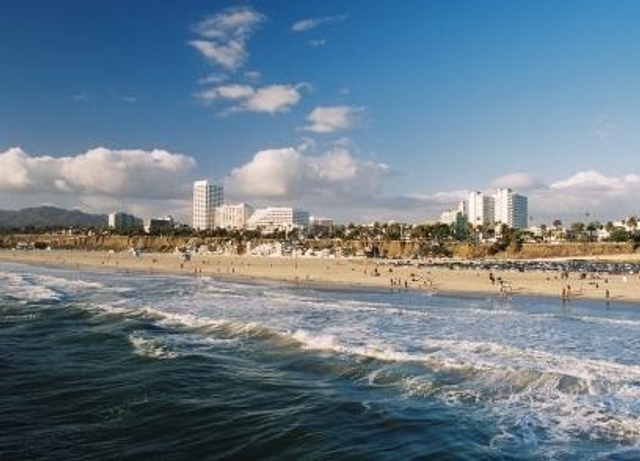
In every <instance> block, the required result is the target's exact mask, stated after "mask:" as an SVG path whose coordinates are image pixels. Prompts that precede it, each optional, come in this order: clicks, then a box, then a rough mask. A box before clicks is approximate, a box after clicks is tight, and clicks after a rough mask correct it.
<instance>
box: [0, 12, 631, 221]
mask: <svg viewBox="0 0 640 461" xmlns="http://www.w3.org/2000/svg"><path fill="white" fill-rule="evenodd" d="M2 11H3V14H2V15H0V34H1V35H0V58H1V59H2V61H3V62H5V63H6V68H7V69H8V70H9V71H7V72H4V73H2V75H0V208H3V209H6V208H9V209H17V208H22V207H26V206H38V205H42V204H51V205H60V206H65V207H78V208H81V209H83V210H87V211H99V210H121V209H123V210H124V211H130V212H132V213H134V214H137V215H150V216H151V215H161V214H167V213H169V214H173V215H175V216H176V217H178V218H179V219H180V220H181V221H184V222H190V221H191V219H190V214H191V185H192V182H193V181H194V180H198V179H202V178H211V179H212V180H214V181H216V182H218V181H219V182H221V183H222V184H224V187H225V191H226V193H227V196H228V198H229V202H242V201H246V202H250V203H252V204H255V205H256V206H265V205H273V206H295V207H303V208H305V209H308V210H311V211H312V212H313V213H314V214H317V215H326V216H332V217H334V218H335V219H336V220H337V221H341V222H349V221H353V222H372V221H387V220H396V221H401V222H420V221H424V220H427V219H433V218H434V217H437V216H438V215H439V214H440V212H441V211H443V210H444V209H446V208H449V207H451V206H455V204H456V203H457V202H459V201H460V200H461V199H464V198H465V197H466V196H468V194H469V193H470V192H471V191H473V190H485V189H498V188H512V189H514V190H516V191H519V192H522V193H523V194H525V195H526V196H528V197H529V214H530V215H531V217H532V218H533V219H532V220H531V222H530V224H531V225H539V224H541V223H547V224H549V223H550V222H551V221H552V220H554V219H556V218H559V219H562V220H563V221H567V222H568V221H571V220H582V221H590V220H599V221H602V222H606V221H609V220H616V219H619V218H622V217H624V216H627V215H630V214H638V213H640V208H636V204H635V200H634V198H635V195H636V194H637V193H638V192H640V172H638V168H637V162H634V157H635V155H636V150H637V146H638V145H640V134H639V133H638V130H636V129H635V128H636V126H637V124H638V122H639V121H640V111H639V110H638V108H639V107H640V106H639V105H638V103H639V102H640V101H639V100H640V89H639V88H638V86H637V85H636V81H637V77H638V73H639V72H640V58H639V57H638V56H637V53H635V49H634V46H633V45H634V44H635V43H637V41H638V39H640V37H639V35H640V32H639V31H638V30H637V27H636V26H635V21H636V20H637V19H638V18H640V5H639V4H637V3H635V2H623V1H621V2H616V3H615V4H609V3H607V2H604V1H585V2H565V3H562V4H558V3H557V2H551V1H542V2H526V3H525V2H518V3H514V2H507V1H490V2H481V3H480V2H471V1H459V2H419V1H408V2H406V3H401V4H398V3H394V2H390V1H381V2H375V3H371V2H365V1H347V2H339V3H338V2H304V3H292V2H285V1H271V2H266V1H254V2H248V3H245V2H242V3H239V2H229V1H222V2H214V3H211V2H204V1H192V2H188V3H185V4H181V5H180V7H178V6H177V5H175V4H172V3H162V4H158V3H154V2H149V1H146V0H137V1H133V2H128V3H127V4H126V5H125V4H119V5H118V6H117V7H116V6H114V5H113V4H110V3H109V2H91V3H87V2H80V1H75V0H74V1H71V0H66V1H63V2H58V3H56V4H47V3H45V2H36V1H21V2H17V1H9V2H5V3H3V5H2ZM123 202H124V203H123Z"/></svg>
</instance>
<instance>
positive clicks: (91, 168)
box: [0, 147, 195, 199]
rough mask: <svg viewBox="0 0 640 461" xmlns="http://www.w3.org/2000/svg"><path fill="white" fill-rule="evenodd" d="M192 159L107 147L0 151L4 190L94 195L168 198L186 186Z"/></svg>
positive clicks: (168, 153)
mask: <svg viewBox="0 0 640 461" xmlns="http://www.w3.org/2000/svg"><path fill="white" fill-rule="evenodd" d="M194 166H195V161H194V159H193V158H191V157H189V156H186V155H183V154H174V153H171V152H167V151H165V150H151V151H144V150H113V149H107V148H104V147H98V148H96V149H91V150H88V151H87V152H84V153H80V154H77V155H75V156H70V157H58V158H56V157H52V156H31V155H29V154H27V153H26V152H24V151H23V150H22V149H21V148H19V147H14V148H11V149H9V150H7V151H5V152H2V153H0V191H3V192H7V193H23V194H24V193H27V194H43V193H44V194H52V195H56V194H59V195H60V194H61V195H65V194H74V195H79V196H82V195H86V196H94V197H111V198H140V199H167V198H175V197H176V196H178V195H180V194H182V193H183V192H184V187H185V185H187V186H188V176H189V173H190V172H191V170H192V169H193V167H194Z"/></svg>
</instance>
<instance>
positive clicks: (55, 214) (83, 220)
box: [0, 206, 108, 228]
mask: <svg viewBox="0 0 640 461" xmlns="http://www.w3.org/2000/svg"><path fill="white" fill-rule="evenodd" d="M107 221H108V218H107V215H98V214H89V213H84V212H82V211H79V210H65V209H62V208H56V207H52V206H40V207H35V208H23V209H22V210H0V228H21V227H27V226H34V227H36V228H43V227H71V226H72V227H91V226H95V227H106V225H107Z"/></svg>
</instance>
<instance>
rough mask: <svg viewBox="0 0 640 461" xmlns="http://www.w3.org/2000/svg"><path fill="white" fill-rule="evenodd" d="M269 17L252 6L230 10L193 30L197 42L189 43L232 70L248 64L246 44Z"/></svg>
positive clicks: (205, 21) (207, 20) (211, 59)
mask: <svg viewBox="0 0 640 461" xmlns="http://www.w3.org/2000/svg"><path fill="white" fill-rule="evenodd" d="M264 20H265V17H264V16H263V15H262V14H260V13H258V12H257V11H255V10H254V9H253V8H250V7H240V8H227V9H225V10H224V11H222V12H221V13H218V14H216V15H214V16H211V17H209V18H207V19H205V20H204V21H202V22H199V23H198V24H196V25H195V26H194V27H193V30H194V32H195V33H196V34H197V35H198V37H199V38H198V39H197V40H192V41H190V42H189V44H190V45H191V46H193V47H194V48H195V49H197V50H198V51H200V53H202V55H203V56H204V57H205V58H206V59H207V60H209V61H210V62H212V63H214V64H217V65H219V66H221V67H223V68H224V69H226V70H229V71H235V70H237V69H238V68H239V67H240V66H242V64H243V63H244V62H245V61H246V59H247V57H248V53H247V51H246V42H247V40H248V39H249V37H251V35H252V34H253V32H254V31H255V30H256V28H257V27H258V25H259V24H260V23H261V22H263V21H264Z"/></svg>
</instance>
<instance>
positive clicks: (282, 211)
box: [247, 207, 309, 234]
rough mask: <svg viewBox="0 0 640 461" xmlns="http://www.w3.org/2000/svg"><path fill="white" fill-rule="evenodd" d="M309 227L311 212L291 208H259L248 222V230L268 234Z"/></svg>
mask: <svg viewBox="0 0 640 461" xmlns="http://www.w3.org/2000/svg"><path fill="white" fill-rule="evenodd" d="M308 226H309V212H308V211H302V210H297V209H295V208H290V207H267V208H259V209H257V210H256V211H255V212H254V213H253V215H252V216H251V218H249V220H248V221H247V228H248V229H261V230H262V232H263V233H266V234H268V233H271V232H273V231H276V230H285V231H290V230H293V229H305V228H306V227H308Z"/></svg>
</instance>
